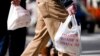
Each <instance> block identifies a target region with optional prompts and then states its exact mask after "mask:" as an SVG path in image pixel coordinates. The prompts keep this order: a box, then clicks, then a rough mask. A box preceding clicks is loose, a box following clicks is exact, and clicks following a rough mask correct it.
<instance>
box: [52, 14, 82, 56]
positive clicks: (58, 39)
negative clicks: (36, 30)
mask: <svg viewBox="0 0 100 56" xmlns="http://www.w3.org/2000/svg"><path fill="white" fill-rule="evenodd" d="M70 22H72V27H71V28H69V27H68V25H69V23H70ZM54 45H55V48H56V50H58V51H59V52H62V53H67V54H69V55H70V56H80V51H81V48H80V47H81V39H80V28H79V26H78V24H77V21H76V19H75V15H69V16H68V17H67V18H66V21H65V22H64V23H61V25H60V27H59V28H58V31H57V33H56V35H55V37H54Z"/></svg>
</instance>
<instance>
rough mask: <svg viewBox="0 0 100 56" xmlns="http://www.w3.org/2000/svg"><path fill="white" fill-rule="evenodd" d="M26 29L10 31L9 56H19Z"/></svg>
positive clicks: (23, 43) (22, 47)
mask: <svg viewBox="0 0 100 56" xmlns="http://www.w3.org/2000/svg"><path fill="white" fill-rule="evenodd" d="M26 33H27V29H26V27H25V28H20V29H17V30H14V31H10V45H9V56H20V55H21V53H22V52H23V50H24V47H25V41H26Z"/></svg>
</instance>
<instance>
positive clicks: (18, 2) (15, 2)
mask: <svg viewBox="0 0 100 56" xmlns="http://www.w3.org/2000/svg"><path fill="white" fill-rule="evenodd" d="M12 3H13V4H14V5H16V6H18V5H20V0H12Z"/></svg>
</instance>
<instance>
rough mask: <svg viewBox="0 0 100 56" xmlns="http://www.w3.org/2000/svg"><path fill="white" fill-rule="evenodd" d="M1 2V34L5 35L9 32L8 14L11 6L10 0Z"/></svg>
mask: <svg viewBox="0 0 100 56" xmlns="http://www.w3.org/2000/svg"><path fill="white" fill-rule="evenodd" d="M0 2H1V3H0V7H1V8H0V36H4V35H5V34H6V32H7V16H8V12H9V8H10V0H1V1H0Z"/></svg>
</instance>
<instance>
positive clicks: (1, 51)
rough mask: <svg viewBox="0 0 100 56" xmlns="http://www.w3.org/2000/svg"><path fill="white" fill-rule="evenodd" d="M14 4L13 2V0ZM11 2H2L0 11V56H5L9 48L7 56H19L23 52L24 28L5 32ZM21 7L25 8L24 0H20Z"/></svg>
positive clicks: (25, 31) (25, 30) (9, 0)
mask: <svg viewBox="0 0 100 56" xmlns="http://www.w3.org/2000/svg"><path fill="white" fill-rule="evenodd" d="M13 1H14V3H15V0H13ZM10 4H11V0H6V2H5V0H2V4H0V5H3V7H2V8H1V9H0V12H1V19H0V25H1V26H0V29H1V30H0V56H5V54H6V52H7V49H8V47H9V56H20V55H21V53H22V52H23V50H24V46H25V39H26V33H27V29H26V27H24V28H20V29H17V30H14V31H8V30H7V17H8V13H9V8H10ZM21 6H23V7H24V8H25V0H21Z"/></svg>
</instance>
